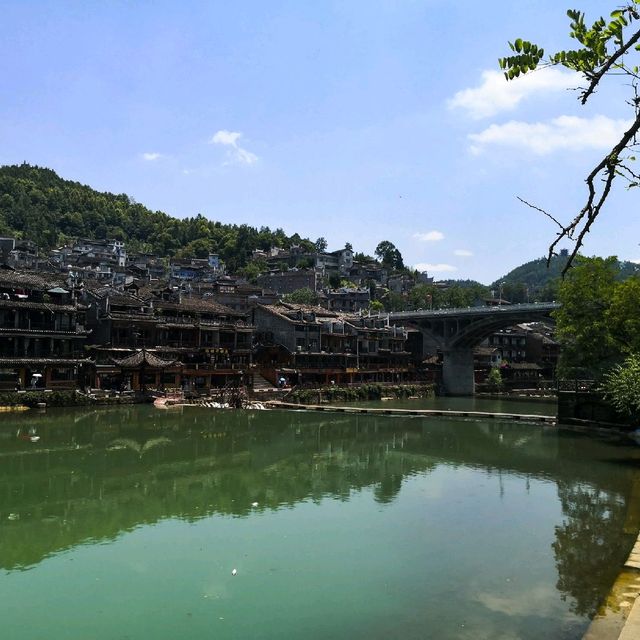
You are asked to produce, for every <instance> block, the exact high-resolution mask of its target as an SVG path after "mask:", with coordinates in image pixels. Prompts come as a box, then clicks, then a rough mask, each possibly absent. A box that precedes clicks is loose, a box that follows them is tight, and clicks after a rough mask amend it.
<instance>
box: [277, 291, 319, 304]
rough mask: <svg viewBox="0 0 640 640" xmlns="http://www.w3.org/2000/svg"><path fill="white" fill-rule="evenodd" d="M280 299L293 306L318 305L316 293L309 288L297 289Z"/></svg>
mask: <svg viewBox="0 0 640 640" xmlns="http://www.w3.org/2000/svg"><path fill="white" fill-rule="evenodd" d="M282 299H283V300H284V301H285V302H292V303H293V304H309V305H314V304H317V303H318V296H317V294H316V292H315V291H312V290H311V289H309V287H304V288H302V289H297V290H296V291H294V292H293V293H288V294H287V295H285V296H282Z"/></svg>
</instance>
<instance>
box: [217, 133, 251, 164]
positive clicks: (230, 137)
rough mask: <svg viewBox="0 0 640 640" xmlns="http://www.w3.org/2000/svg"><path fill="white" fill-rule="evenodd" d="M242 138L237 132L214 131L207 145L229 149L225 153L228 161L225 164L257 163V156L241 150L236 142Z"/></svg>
mask: <svg viewBox="0 0 640 640" xmlns="http://www.w3.org/2000/svg"><path fill="white" fill-rule="evenodd" d="M241 137H242V133H240V132H239V131H227V130H226V129H220V131H216V132H215V133H214V134H213V136H211V140H209V144H220V145H223V146H225V147H230V148H229V149H228V151H227V156H228V157H229V160H228V161H227V162H225V164H232V163H234V162H235V163H239V164H254V163H255V162H257V161H258V156H257V155H256V154H255V153H252V152H251V151H248V150H247V149H243V148H242V147H241V146H240V145H239V144H238V141H239V140H240V138H241Z"/></svg>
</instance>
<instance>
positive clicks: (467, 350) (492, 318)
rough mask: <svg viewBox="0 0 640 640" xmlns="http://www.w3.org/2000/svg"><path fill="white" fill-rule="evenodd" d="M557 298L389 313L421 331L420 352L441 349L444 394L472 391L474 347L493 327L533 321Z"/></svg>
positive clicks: (551, 308) (556, 305)
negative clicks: (531, 302) (520, 302)
mask: <svg viewBox="0 0 640 640" xmlns="http://www.w3.org/2000/svg"><path fill="white" fill-rule="evenodd" d="M559 307H560V304H559V303H557V302H541V303H534V304H512V305H500V306H496V307H466V308H463V309H439V310H437V311H421V310H420V311H402V312H395V313H390V314H389V322H390V323H392V324H407V323H410V324H411V325H413V326H415V327H416V328H417V329H419V330H420V332H421V333H422V338H423V340H422V352H423V355H424V356H426V355H428V354H430V353H431V354H433V353H436V352H437V351H441V352H442V356H443V359H442V382H443V384H444V389H445V392H446V393H447V394H451V395H472V394H473V392H474V387H475V384H474V375H473V348H474V347H475V346H477V345H478V344H480V342H482V340H484V339H485V338H487V337H488V336H490V335H491V334H492V333H494V332H495V331H498V330H499V329H503V328H505V327H509V326H511V325H514V324H519V323H521V322H534V321H536V320H542V319H543V318H546V317H548V316H549V314H550V313H551V312H552V311H554V310H555V309H557V308H559Z"/></svg>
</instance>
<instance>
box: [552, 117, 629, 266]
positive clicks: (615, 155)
mask: <svg viewBox="0 0 640 640" xmlns="http://www.w3.org/2000/svg"><path fill="white" fill-rule="evenodd" d="M638 131H640V113H638V114H637V115H636V119H635V120H634V122H633V124H632V125H631V127H630V128H629V129H628V130H627V131H626V132H625V133H624V135H623V136H622V138H620V140H619V141H618V143H617V144H616V145H615V146H614V147H613V149H611V151H610V152H609V153H608V154H607V155H606V156H605V157H604V158H603V159H602V160H601V161H600V162H599V163H598V164H597V165H596V166H595V167H594V169H593V170H592V171H591V173H590V174H589V175H588V176H587V178H586V180H585V182H586V183H587V189H588V191H589V197H588V198H587V203H586V204H585V206H584V207H583V208H582V209H581V210H580V213H579V214H578V215H577V216H576V217H575V218H574V219H573V220H572V221H571V222H570V223H569V224H568V225H567V226H566V227H562V225H560V226H561V229H562V231H561V232H560V233H559V234H558V237H557V238H556V239H555V240H554V242H553V243H552V244H551V246H550V247H549V253H548V256H547V263H549V261H550V260H551V257H552V256H553V254H554V252H555V248H556V246H557V245H558V243H559V242H560V241H561V240H562V239H563V238H569V239H571V240H573V239H574V234H575V233H576V232H578V228H579V226H580V224H581V223H582V222H583V221H585V218H586V221H585V222H584V226H583V227H582V229H580V231H579V232H578V236H577V238H575V243H576V245H575V247H574V249H573V252H572V253H571V256H570V257H569V260H568V262H567V264H566V265H565V267H564V269H563V270H562V275H563V276H564V275H565V274H566V272H567V270H568V269H569V267H570V266H571V263H572V261H573V259H574V258H575V257H576V255H577V254H578V251H579V250H580V247H582V243H583V242H584V237H585V236H586V234H587V233H589V230H590V228H591V225H592V224H593V222H594V221H595V219H596V218H597V217H598V215H599V214H600V210H601V209H602V205H603V204H604V203H605V201H606V199H607V197H608V196H609V192H610V191H611V186H612V184H613V181H614V179H615V177H616V168H617V166H618V164H619V163H620V160H619V156H620V154H621V153H622V152H623V151H624V149H626V148H627V146H628V145H629V143H630V142H631V140H633V139H635V137H636V135H637V134H638ZM602 172H604V177H603V180H604V188H603V190H602V193H601V195H600V196H599V197H598V196H597V192H596V187H595V181H596V179H597V178H598V176H599V175H600V174H601V173H602Z"/></svg>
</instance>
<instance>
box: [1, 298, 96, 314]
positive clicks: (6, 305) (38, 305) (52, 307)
mask: <svg viewBox="0 0 640 640" xmlns="http://www.w3.org/2000/svg"><path fill="white" fill-rule="evenodd" d="M0 309H36V310H38V309H39V310H42V311H51V312H52V313H53V312H55V311H71V312H73V311H79V310H84V309H86V307H84V306H82V305H78V306H74V305H72V304H54V303H53V302H29V301H28V300H0Z"/></svg>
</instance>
